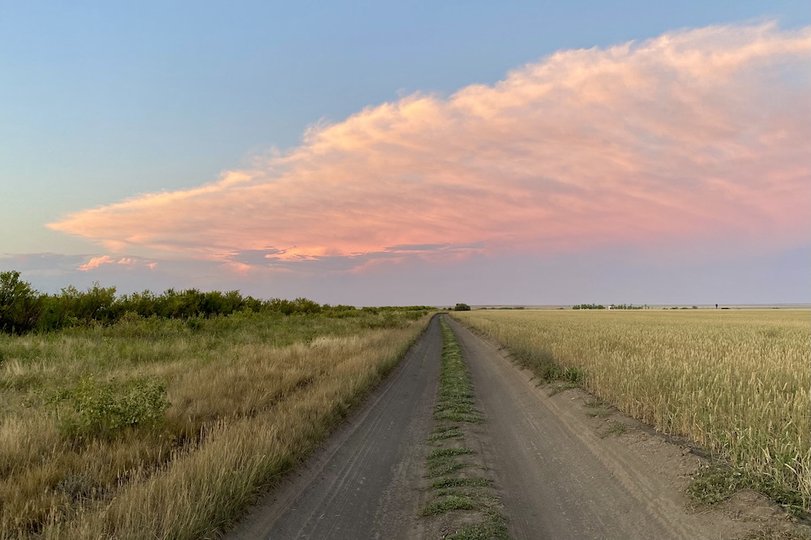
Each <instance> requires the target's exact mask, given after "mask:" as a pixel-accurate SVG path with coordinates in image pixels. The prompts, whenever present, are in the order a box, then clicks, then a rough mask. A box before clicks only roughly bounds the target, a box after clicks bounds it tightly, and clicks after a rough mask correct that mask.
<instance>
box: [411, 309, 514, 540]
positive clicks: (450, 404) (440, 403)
mask: <svg viewBox="0 0 811 540" xmlns="http://www.w3.org/2000/svg"><path fill="white" fill-rule="evenodd" d="M441 324H442V339H443V346H442V370H441V374H440V381H439V396H438V399H437V404H436V407H435V409H434V420H435V422H436V426H435V428H434V431H433V433H432V434H431V436H430V437H429V439H428V441H429V444H431V446H433V450H432V451H431V453H430V454H429V455H428V458H427V459H426V470H427V477H428V478H429V479H430V480H431V485H430V488H429V489H430V497H429V501H428V503H427V504H426V506H425V507H424V509H423V515H424V516H426V517H431V516H433V517H436V518H437V519H440V520H441V526H442V528H443V531H442V533H443V538H448V539H456V540H473V539H491V538H507V537H508V536H507V526H506V521H505V519H504V516H503V515H502V513H501V510H500V502H499V500H498V499H497V497H496V496H495V495H494V491H493V489H492V481H491V480H490V479H489V478H487V477H486V476H484V474H483V473H485V472H486V468H485V467H484V464H483V462H482V461H481V456H479V455H477V454H476V452H474V451H473V450H472V449H471V448H468V447H467V446H465V444H466V438H468V437H470V436H471V434H470V431H469V430H470V427H471V426H472V425H475V424H479V423H481V422H483V421H484V418H483V416H482V414H481V413H480V412H479V411H477V410H476V407H475V400H474V394H473V385H472V384H471V381H470V376H469V375H468V372H467V369H466V367H465V363H464V359H463V358H462V351H461V350H460V348H459V344H458V343H457V341H456V337H455V336H454V334H453V331H452V330H451V328H450V327H449V326H448V324H447V322H445V321H444V320H442V321H441Z"/></svg>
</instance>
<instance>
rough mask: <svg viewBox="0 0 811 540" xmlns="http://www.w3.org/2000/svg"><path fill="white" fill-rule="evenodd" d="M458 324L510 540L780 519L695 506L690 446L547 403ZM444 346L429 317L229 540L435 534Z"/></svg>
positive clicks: (680, 530) (702, 533)
mask: <svg viewBox="0 0 811 540" xmlns="http://www.w3.org/2000/svg"><path fill="white" fill-rule="evenodd" d="M449 322H450V324H451V327H452V329H453V330H454V333H455V334H456V336H457V339H458V341H459V343H460V345H461V348H462V352H463V356H464V359H465V361H466V362H467V364H468V368H469V370H470V374H471V377H472V380H473V386H474V390H475V393H476V405H477V407H478V408H480V410H481V412H482V413H483V415H484V417H485V418H486V421H485V422H484V423H483V424H479V425H477V426H476V427H475V429H474V430H473V438H474V439H475V440H472V441H469V443H470V444H471V447H473V448H475V449H476V452H477V455H479V456H480V457H481V459H482V461H483V463H484V465H485V467H486V469H487V473H488V475H489V476H490V477H491V478H493V479H494V481H495V485H494V487H495V491H496V492H497V494H498V496H499V497H500V499H501V503H502V504H503V510H504V514H505V515H506V518H507V523H508V528H509V532H510V536H511V537H512V538H516V539H521V538H532V539H547V538H548V539H568V538H572V539H585V538H616V539H636V538H639V539H642V538H656V539H676V538H690V539H700V538H707V539H730V538H740V537H743V536H745V535H746V534H747V533H748V532H750V531H752V530H753V529H763V528H764V527H771V524H772V523H778V522H779V521H780V520H781V519H783V518H782V514H780V513H779V512H776V511H775V510H774V509H773V508H772V507H770V506H769V505H768V504H766V503H765V502H764V501H763V500H762V499H759V498H758V497H757V496H754V495H753V496H752V497H750V498H749V499H746V498H744V500H742V501H738V503H734V502H733V503H731V504H732V506H729V505H727V506H726V507H721V508H718V509H715V510H712V511H709V510H704V511H701V512H696V511H691V510H689V509H688V505H687V501H686V500H685V496H684V488H685V486H686V484H687V482H688V479H687V477H688V476H689V474H690V473H691V472H692V471H694V470H695V469H696V467H697V466H698V463H699V458H697V457H696V456H695V455H692V454H691V453H690V452H689V449H687V450H688V451H685V448H684V447H680V446H679V445H677V444H673V443H672V442H669V441H666V440H665V439H664V438H662V437H661V436H659V435H656V434H653V433H651V432H650V430H648V429H647V428H645V427H644V426H641V425H639V424H636V423H635V422H634V421H633V420H630V419H628V418H625V417H622V416H621V415H619V414H618V413H616V411H614V412H613V413H609V415H603V414H600V415H594V414H591V415H590V414H589V411H590V409H589V402H590V401H593V400H591V399H590V396H589V395H588V394H586V393H585V392H582V391H580V390H567V391H565V392H560V393H557V394H555V395H550V392H549V389H548V388H540V387H538V385H537V384H535V382H534V381H533V380H532V379H531V377H530V376H529V374H528V373H527V372H526V371H523V370H520V369H518V368H517V367H516V366H515V365H514V364H512V363H511V362H510V361H509V359H508V358H507V357H506V355H505V354H504V353H503V352H502V351H500V350H499V349H498V348H497V347H496V346H494V345H493V344H491V343H489V342H486V341H484V340H483V339H481V338H480V337H478V336H477V335H475V334H473V333H472V332H471V331H470V330H468V329H467V328H465V327H463V326H462V325H461V324H459V323H457V322H455V321H453V320H450V321H449ZM441 349H442V337H441V333H440V330H439V324H438V320H437V318H434V320H433V321H432V322H431V323H430V325H429V327H428V329H427V330H426V332H425V334H424V335H423V337H422V338H421V339H420V340H419V341H418V342H417V343H416V344H415V345H414V346H413V347H412V349H411V350H410V351H409V353H408V355H407V356H406V358H405V359H404V361H403V362H402V364H401V365H400V366H399V367H398V368H397V369H396V371H395V372H394V373H393V374H392V375H391V376H390V377H389V379H388V380H387V381H386V382H384V384H383V385H382V387H381V388H379V389H378V390H377V391H376V392H375V393H374V394H373V395H372V396H371V398H370V399H369V400H368V402H367V403H366V404H365V405H364V406H363V407H362V409H361V410H360V411H358V412H357V413H355V414H354V415H353V416H352V417H351V418H350V419H349V421H348V422H347V423H346V425H345V426H344V427H343V428H341V429H339V430H338V432H337V433H336V434H335V435H333V436H332V437H331V438H330V440H329V442H328V443H327V444H326V446H325V447H324V448H323V449H322V450H321V451H319V452H317V454H316V455H315V456H313V458H312V459H310V460H309V461H308V463H307V464H306V466H305V467H303V468H302V470H301V471H299V472H297V473H296V474H295V475H293V476H292V477H291V478H288V479H287V480H286V481H285V482H284V483H283V484H282V485H281V486H279V487H278V488H277V489H276V490H275V491H274V492H273V493H272V494H270V495H269V496H268V497H267V499H266V500H265V501H263V502H262V503H261V504H259V505H258V506H257V507H256V508H255V509H254V510H253V511H252V512H251V514H250V515H249V516H248V518H247V519H246V520H244V522H243V523H242V524H241V525H240V526H239V527H238V528H237V529H236V530H234V531H232V533H230V535H229V537H230V538H243V539H245V538H251V539H253V538H272V539H292V538H326V539H330V538H335V539H367V538H425V537H427V536H431V535H432V532H431V529H430V527H426V524H425V521H426V519H425V518H422V517H420V511H421V509H422V506H423V505H424V503H425V500H426V499H425V485H426V484H425V476H426V470H425V459H426V456H427V454H428V452H429V450H430V448H429V446H428V443H426V440H427V438H428V436H429V433H430V431H431V429H432V426H433V420H432V409H433V406H434V403H435V398H436V391H437V382H438V375H439V366H440V355H441ZM610 422H614V423H615V424H618V423H622V429H618V430H614V431H613V432H612V431H611V430H610V429H607V427H610V426H611V425H613V424H611V423H610ZM735 504H737V506H735ZM752 516H754V517H752ZM764 524H765V525H764Z"/></svg>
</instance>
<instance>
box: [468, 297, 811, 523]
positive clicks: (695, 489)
mask: <svg viewBox="0 0 811 540" xmlns="http://www.w3.org/2000/svg"><path fill="white" fill-rule="evenodd" d="M454 317H457V318H458V319H459V320H461V321H463V322H465V323H467V324H468V325H470V326H472V327H473V328H475V329H477V330H478V331H480V332H482V333H484V334H485V335H487V336H489V337H490V338H492V339H494V340H495V341H497V342H499V343H500V344H502V345H503V346H505V347H507V348H508V349H509V350H510V351H511V353H512V355H513V358H514V359H515V360H516V361H517V362H518V363H519V364H521V365H523V366H526V367H527V368H529V369H531V370H532V371H533V372H534V373H535V374H536V375H537V376H538V377H539V378H541V379H544V380H550V379H556V378H561V377H563V378H566V379H568V380H569V381H571V382H573V383H577V384H580V385H582V386H583V387H585V388H586V389H587V390H588V391H589V392H591V393H593V394H594V395H596V396H598V397H599V398H601V399H603V400H605V401H606V402H608V403H610V404H612V405H614V406H616V407H617V408H618V409H620V410H621V411H622V412H624V413H626V414H628V415H630V416H633V417H635V418H637V419H640V420H642V421H644V422H646V423H648V424H650V425H653V426H654V427H655V428H656V429H657V430H659V431H661V432H663V433H667V434H674V435H680V436H685V437H687V438H689V439H691V440H692V441H694V442H695V443H696V444H698V445H699V446H701V447H703V448H705V449H708V450H709V451H711V452H712V454H713V455H714V456H715V457H716V458H717V459H718V461H719V462H720V463H724V464H726V465H719V466H713V467H710V468H708V469H707V470H706V471H704V472H702V474H701V475H700V476H699V478H698V479H697V481H696V482H695V483H694V484H693V486H692V487H691V493H692V495H693V496H694V497H695V498H696V500H699V501H702V500H703V501H707V502H713V501H717V500H722V499H723V498H726V497H728V496H729V495H731V494H732V493H733V492H734V491H735V490H737V489H740V488H742V487H749V488H754V489H756V490H758V491H761V492H762V493H764V494H766V495H767V496H769V497H771V498H772V499H773V500H775V501H777V502H778V503H779V504H781V505H782V506H783V507H784V508H786V509H787V510H789V511H791V512H793V513H795V514H799V515H808V512H809V506H810V505H811V429H809V426H811V370H809V351H811V327H809V324H808V321H809V312H808V311H803V310H757V311H755V310H745V311H715V310H712V311H709V310H689V311H680V312H673V311H653V310H645V311H636V312H614V311H607V310H606V311H602V310H600V311H596V310H595V311H528V310H527V311H521V312H515V311H494V310H489V311H472V312H467V313H455V314H454Z"/></svg>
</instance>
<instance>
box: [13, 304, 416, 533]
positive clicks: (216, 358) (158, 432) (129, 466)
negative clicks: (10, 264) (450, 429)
mask: <svg viewBox="0 0 811 540" xmlns="http://www.w3.org/2000/svg"><path fill="white" fill-rule="evenodd" d="M414 318H415V317H414V314H413V313H398V312H388V313H381V314H371V313H367V314H362V315H360V316H357V317H351V318H346V319H327V318H324V317H321V316H309V317H305V316H301V317H276V316H266V315H265V316H261V315H245V316H243V315H238V316H235V317H229V318H227V319H218V320H212V321H202V322H201V321H197V322H195V324H194V325H187V324H185V323H183V322H179V321H150V320H140V321H138V320H136V321H125V322H124V323H122V324H119V325H116V326H114V327H112V328H97V329H91V330H72V331H66V332H60V333H55V334H43V335H28V336H22V337H2V338H0V362H1V363H0V385H2V388H3V392H2V394H1V395H0V531H2V534H0V536H2V537H3V538H22V537H30V536H44V537H47V538H79V537H81V538H100V537H116V538H144V537H155V538H168V537H171V538H201V537H209V536H213V535H215V534H216V532H217V531H218V530H222V528H224V527H227V526H228V524H229V523H230V522H231V521H232V520H233V519H234V518H235V517H236V516H238V515H239V513H240V511H241V510H242V509H243V508H244V507H245V506H246V505H247V504H248V503H249V502H250V501H251V500H252V499H253V497H255V495H256V493H257V492H258V491H260V490H261V489H263V488H264V487H266V486H268V485H270V484H272V483H273V482H274V481H275V479H277V478H278V477H279V476H280V475H281V474H283V473H284V472H285V471H286V470H288V469H289V468H290V467H291V466H293V465H294V464H295V463H297V462H298V461H299V460H300V459H302V458H303V456H305V455H306V454H307V453H308V452H309V451H311V450H312V448H314V446H315V445H316V444H317V443H318V442H319V441H320V440H322V439H323V438H324V437H325V436H326V434H327V433H328V432H329V430H330V428H331V427H332V426H333V425H334V424H335V422H336V420H337V419H339V418H340V417H341V416H343V415H344V414H345V413H346V411H347V410H348V409H349V408H350V407H351V406H352V405H353V404H355V403H356V402H357V401H358V400H359V399H360V397H361V396H362V395H363V394H364V392H366V391H367V390H368V389H369V388H370V387H371V386H372V385H374V384H375V383H376V382H378V381H379V380H380V378H381V377H382V376H383V375H384V374H385V373H386V372H387V371H389V370H390V369H391V368H392V367H393V366H394V365H395V364H396V362H397V361H398V359H399V358H401V356H402V355H403V354H404V352H405V350H406V349H407V347H408V346H409V344H410V343H411V342H412V341H413V340H414V339H415V337H416V336H417V335H418V334H419V332H420V331H421V330H422V329H423V328H424V327H425V324H426V322H427V319H426V318H425V316H423V317H422V318H420V319H418V320H414ZM87 377H93V378H95V379H97V380H100V381H103V383H104V384H107V383H110V384H124V383H126V382H127V381H135V380H144V379H149V380H155V381H161V383H162V384H164V385H165V388H166V399H167V400H168V402H169V406H168V408H167V409H166V411H165V418H164V420H163V421H162V422H160V423H159V424H157V425H150V426H135V427H131V428H126V429H121V430H119V431H117V432H115V433H112V434H110V433H104V434H103V436H102V435H101V434H100V435H98V436H87V435H84V436H82V437H79V438H77V437H76V436H75V435H74V434H73V433H72V432H70V431H66V430H65V429H64V422H63V420H64V418H62V417H61V415H63V414H64V411H63V410H62V408H64V406H63V405H62V404H61V402H60V401H59V399H58V396H59V395H60V392H61V393H64V390H65V389H71V388H76V387H77V385H80V384H81V381H83V380H87ZM111 381H112V382H111ZM100 384H101V383H100Z"/></svg>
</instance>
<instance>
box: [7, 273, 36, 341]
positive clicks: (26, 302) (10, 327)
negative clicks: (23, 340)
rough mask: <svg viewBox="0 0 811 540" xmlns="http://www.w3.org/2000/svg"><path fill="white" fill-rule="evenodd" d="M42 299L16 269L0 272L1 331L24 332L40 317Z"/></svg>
mask: <svg viewBox="0 0 811 540" xmlns="http://www.w3.org/2000/svg"><path fill="white" fill-rule="evenodd" d="M39 311H40V299H39V295H38V294H37V292H36V291H35V290H34V289H32V288H31V285H30V284H29V283H27V282H25V281H22V280H21V279H20V273H19V272H16V271H10V272H0V331H2V332H8V333H10V334H22V333H24V332H28V331H29V330H31V329H33V328H34V327H35V326H36V324H37V320H38V319H39Z"/></svg>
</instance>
